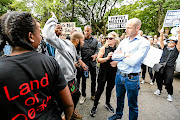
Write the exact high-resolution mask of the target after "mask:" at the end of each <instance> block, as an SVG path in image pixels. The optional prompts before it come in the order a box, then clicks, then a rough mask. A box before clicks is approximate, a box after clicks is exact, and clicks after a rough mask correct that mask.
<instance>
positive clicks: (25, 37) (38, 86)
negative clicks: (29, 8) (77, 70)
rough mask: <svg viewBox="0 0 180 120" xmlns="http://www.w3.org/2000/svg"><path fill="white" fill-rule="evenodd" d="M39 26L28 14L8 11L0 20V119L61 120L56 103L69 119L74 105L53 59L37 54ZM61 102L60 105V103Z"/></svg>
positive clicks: (39, 38)
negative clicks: (7, 48) (5, 51)
mask: <svg viewBox="0 0 180 120" xmlns="http://www.w3.org/2000/svg"><path fill="white" fill-rule="evenodd" d="M40 40H41V37H40V26H39V24H38V23H37V22H36V20H35V19H34V18H33V17H32V15H31V14H30V13H27V12H9V13H6V14H4V15H3V16H1V17H0V41H1V43H0V50H2V49H3V47H4V45H5V43H6V42H8V43H9V44H10V45H11V46H12V53H11V54H10V55H9V56H4V57H1V58H0V100H1V102H0V106H1V107H0V109H1V111H2V112H1V113H0V116H1V118H3V119H6V120H9V119H11V120H17V119H18V120H29V119H36V120H50V119H51V120H60V119H61V114H60V112H59V109H58V105H57V104H58V101H60V100H61V101H62V103H63V105H64V109H65V117H66V119H67V120H69V119H70V117H71V115H72V112H73V107H74V106H73V102H72V98H71V94H70V92H69V88H68V86H67V82H66V80H65V78H64V75H63V74H62V71H61V69H60V66H59V65H58V63H57V62H56V61H55V59H54V58H51V57H48V56H46V55H44V54H41V53H38V52H36V49H37V47H38V44H39V42H40ZM62 103H61V104H62Z"/></svg>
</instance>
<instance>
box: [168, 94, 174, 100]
mask: <svg viewBox="0 0 180 120" xmlns="http://www.w3.org/2000/svg"><path fill="white" fill-rule="evenodd" d="M167 101H169V102H172V101H173V98H172V95H170V94H169V95H168V96H167Z"/></svg>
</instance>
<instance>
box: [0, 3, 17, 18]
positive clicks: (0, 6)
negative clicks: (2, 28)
mask: <svg viewBox="0 0 180 120" xmlns="http://www.w3.org/2000/svg"><path fill="white" fill-rule="evenodd" d="M13 1H14V0H0V16H1V15H3V14H4V13H6V12H7V11H8V10H11V7H10V4H11V3H12V2H13Z"/></svg>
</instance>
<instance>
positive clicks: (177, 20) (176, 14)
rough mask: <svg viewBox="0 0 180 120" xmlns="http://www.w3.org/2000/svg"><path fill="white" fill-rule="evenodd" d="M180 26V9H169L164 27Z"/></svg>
mask: <svg viewBox="0 0 180 120" xmlns="http://www.w3.org/2000/svg"><path fill="white" fill-rule="evenodd" d="M174 26H180V9H179V10H168V11H167V13H166V17H165V19H164V24H163V27H174Z"/></svg>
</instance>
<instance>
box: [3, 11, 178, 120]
mask: <svg viewBox="0 0 180 120" xmlns="http://www.w3.org/2000/svg"><path fill="white" fill-rule="evenodd" d="M51 15H52V17H51V18H50V19H48V20H47V22H46V24H45V25H44V26H43V29H42V30H41V29H40V27H41V26H40V23H39V22H38V21H37V20H36V19H34V18H33V17H32V15H31V14H30V13H28V12H17V11H16V12H13V11H12V12H8V13H6V14H4V15H3V16H1V17H0V51H1V52H0V53H1V57H0V99H1V102H0V106H1V108H2V109H1V110H2V112H1V117H2V118H4V119H7V120H9V119H12V120H28V119H36V120H37V119H38V120H45V119H46V120H51V119H52V120H61V119H63V120H70V119H83V116H82V115H80V114H79V113H78V110H76V106H77V104H78V103H79V104H84V103H85V102H86V92H87V91H86V81H87V78H91V99H92V100H93V102H94V103H92V106H93V107H92V109H91V110H90V115H91V116H92V117H95V116H96V111H97V109H98V104H99V100H100V97H101V95H102V93H103V91H104V87H105V85H106V100H105V107H106V108H107V110H108V111H109V112H112V113H114V115H112V116H109V118H107V119H108V120H116V119H121V118H122V116H123V109H124V100H125V95H126V92H127V98H128V106H129V120H137V119H138V112H139V111H138V93H139V89H140V83H141V84H144V82H145V78H146V77H145V74H146V69H147V66H146V65H144V64H142V61H143V59H144V58H145V57H146V55H147V53H148V51H149V49H150V47H155V48H158V49H162V50H163V53H162V56H161V59H160V63H165V68H164V71H163V73H160V72H155V71H154V70H153V69H152V68H151V67H148V73H149V75H150V79H151V82H150V84H151V85H154V83H155V81H156V82H157V90H156V91H155V92H154V94H155V95H160V94H161V91H162V86H163V85H165V88H166V90H167V92H168V96H167V100H168V101H170V102H172V101H173V97H172V95H173V85H172V83H173V76H174V68H175V62H176V59H177V57H178V55H179V52H180V28H179V29H178V31H177V32H178V35H177V37H174V36H172V37H169V38H167V36H166V35H165V34H164V30H163V29H162V30H160V36H159V37H158V36H157V35H155V36H154V37H153V36H146V35H144V34H143V31H142V30H140V28H141V20H140V19H138V18H132V19H130V20H128V22H127V24H126V33H123V34H122V35H121V36H120V37H119V36H118V34H117V33H116V32H110V33H109V34H108V35H107V36H103V35H100V36H99V39H98V40H97V39H96V38H95V37H93V36H92V27H91V26H90V25H86V26H85V27H84V31H83V33H81V32H77V30H75V29H74V30H72V31H71V34H70V36H69V37H68V36H67V35H66V34H65V32H64V31H63V30H62V26H61V25H60V24H59V23H58V19H57V18H56V15H55V14H54V13H53V12H52V13H51ZM99 63H100V64H99ZM7 66H8V67H7ZM89 73H90V74H89ZM9 74H10V75H9ZM140 77H142V81H141V82H140ZM96 83H97V85H96ZM114 87H116V97H117V106H116V110H115V109H114V108H113V107H112V106H111V102H110V101H111V92H112V90H113V88H114ZM80 88H81V90H80ZM96 88H97V89H96ZM92 119H93V118H92Z"/></svg>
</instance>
